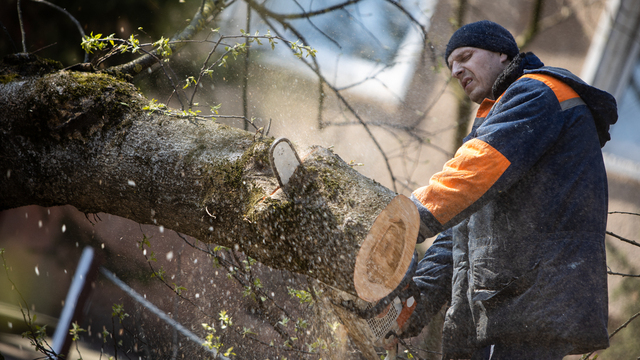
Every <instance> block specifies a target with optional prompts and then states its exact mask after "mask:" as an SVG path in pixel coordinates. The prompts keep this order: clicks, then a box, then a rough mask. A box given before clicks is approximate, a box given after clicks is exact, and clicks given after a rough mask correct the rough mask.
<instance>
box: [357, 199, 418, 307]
mask: <svg viewBox="0 0 640 360" xmlns="http://www.w3.org/2000/svg"><path fill="white" fill-rule="evenodd" d="M419 228H420V215H419V214H418V209H417V208H416V206H415V205H414V204H413V202H412V201H411V200H410V199H409V198H407V197H406V196H404V195H398V196H396V197H395V198H394V199H393V200H391V202H390V203H389V205H387V207H386V208H385V209H384V210H382V212H381V213H380V214H379V215H378V217H377V218H376V220H375V221H374V222H373V225H372V226H371V230H370V231H369V234H368V235H367V237H366V238H365V240H364V242H363V243H362V245H361V247H360V250H359V252H358V255H357V257H356V264H355V269H354V273H353V283H354V285H355V289H356V292H357V294H358V296H359V297H360V298H361V299H363V300H366V301H369V302H375V301H378V300H380V299H382V298H383V297H385V296H386V295H388V294H389V293H390V292H391V291H393V290H394V289H395V288H396V287H397V286H398V284H400V281H401V280H402V278H403V277H404V275H405V273H406V271H407V269H408V268H409V264H410V263H411V257H412V256H413V251H414V249H415V245H416V240H417V237H418V230H419Z"/></svg>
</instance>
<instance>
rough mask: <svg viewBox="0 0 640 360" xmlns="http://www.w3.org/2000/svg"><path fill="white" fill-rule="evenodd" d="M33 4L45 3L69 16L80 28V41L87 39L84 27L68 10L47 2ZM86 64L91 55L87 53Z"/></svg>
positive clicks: (43, 0)
mask: <svg viewBox="0 0 640 360" xmlns="http://www.w3.org/2000/svg"><path fill="white" fill-rule="evenodd" d="M31 1H33V2H39V3H43V4H45V5H48V6H50V7H52V8H54V9H56V10H58V11H60V12H61V13H63V14H65V15H67V17H69V19H70V20H71V21H73V23H74V24H75V25H76V27H77V28H78V32H80V39H83V38H84V37H85V33H84V29H82V25H81V24H80V22H79V21H78V20H76V18H75V17H73V15H71V13H70V12H68V11H67V10H66V9H64V8H61V7H60V6H58V5H56V4H52V3H50V2H48V1H46V0H31ZM84 62H89V53H87V52H85V53H84Z"/></svg>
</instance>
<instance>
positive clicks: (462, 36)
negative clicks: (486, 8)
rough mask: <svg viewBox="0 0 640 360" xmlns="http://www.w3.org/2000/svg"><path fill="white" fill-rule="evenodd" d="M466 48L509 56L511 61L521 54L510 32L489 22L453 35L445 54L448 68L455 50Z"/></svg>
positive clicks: (460, 30) (474, 24)
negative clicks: (450, 57)
mask: <svg viewBox="0 0 640 360" xmlns="http://www.w3.org/2000/svg"><path fill="white" fill-rule="evenodd" d="M465 46H470V47H475V48H479V49H485V50H489V51H493V52H497V53H502V54H507V56H508V57H509V58H510V59H513V58H514V57H515V56H516V55H518V53H519V52H520V50H519V49H518V44H517V43H516V40H515V39H514V38H513V35H511V33H510V32H509V30H507V29H505V28H503V27H502V26H500V25H498V24H496V23H494V22H493V21H489V20H482V21H477V22H474V23H471V24H467V25H465V26H463V27H461V28H460V29H458V30H456V32H455V33H453V36H451V39H449V43H448V44H447V50H446V51H445V54H444V61H445V62H446V63H447V66H449V61H448V59H449V55H451V53H452V52H453V50H455V49H457V48H460V47H465Z"/></svg>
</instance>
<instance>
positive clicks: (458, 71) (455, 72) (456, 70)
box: [451, 61, 464, 79]
mask: <svg viewBox="0 0 640 360" xmlns="http://www.w3.org/2000/svg"><path fill="white" fill-rule="evenodd" d="M462 73H464V69H463V68H462V66H460V64H459V63H458V62H457V61H454V62H453V66H452V67H451V76H453V77H454V78H457V79H459V78H460V76H461V75H462Z"/></svg>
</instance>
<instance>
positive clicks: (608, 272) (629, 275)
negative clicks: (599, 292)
mask: <svg viewBox="0 0 640 360" xmlns="http://www.w3.org/2000/svg"><path fill="white" fill-rule="evenodd" d="M607 274H609V275H618V276H622V277H637V278H640V275H633V274H623V273H617V272H613V271H607Z"/></svg>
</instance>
